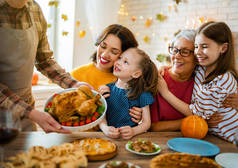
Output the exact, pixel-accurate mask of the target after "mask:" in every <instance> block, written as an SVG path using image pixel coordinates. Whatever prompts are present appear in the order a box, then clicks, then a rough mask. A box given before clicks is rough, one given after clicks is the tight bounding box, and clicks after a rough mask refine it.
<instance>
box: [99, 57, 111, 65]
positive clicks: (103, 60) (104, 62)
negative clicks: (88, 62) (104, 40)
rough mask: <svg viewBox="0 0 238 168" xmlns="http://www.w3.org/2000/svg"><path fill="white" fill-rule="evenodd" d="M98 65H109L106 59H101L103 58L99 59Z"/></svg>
mask: <svg viewBox="0 0 238 168" xmlns="http://www.w3.org/2000/svg"><path fill="white" fill-rule="evenodd" d="M100 63H101V64H103V65H105V64H108V63H110V61H109V60H107V59H105V58H103V57H100Z"/></svg>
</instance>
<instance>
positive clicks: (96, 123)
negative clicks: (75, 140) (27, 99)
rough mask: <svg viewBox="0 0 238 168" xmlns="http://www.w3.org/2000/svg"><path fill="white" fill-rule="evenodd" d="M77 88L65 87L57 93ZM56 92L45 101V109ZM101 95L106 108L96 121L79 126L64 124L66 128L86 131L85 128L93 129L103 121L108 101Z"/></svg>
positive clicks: (94, 92)
mask: <svg viewBox="0 0 238 168" xmlns="http://www.w3.org/2000/svg"><path fill="white" fill-rule="evenodd" d="M76 89H77V88H68V89H65V90H63V91H60V92H57V93H55V94H61V93H65V92H69V91H72V90H76ZM92 92H93V94H94V95H96V94H99V93H98V92H96V91H95V90H92ZM55 94H53V95H52V96H50V97H49V98H48V100H47V101H46V103H45V106H44V109H45V108H46V106H47V104H48V103H49V102H50V101H52V99H53V97H54V95H55ZM100 96H101V98H100V101H101V102H102V103H103V105H104V107H105V109H104V112H103V113H102V115H101V116H100V117H99V118H98V119H97V120H95V121H93V122H91V123H89V124H85V125H82V126H77V127H69V126H62V127H63V128H64V129H66V130H70V131H72V132H78V131H85V130H88V129H91V128H93V127H95V126H96V125H98V124H99V123H100V122H101V121H102V119H103V117H104V116H105V114H106V111H107V102H106V100H105V98H104V97H103V96H102V95H100Z"/></svg>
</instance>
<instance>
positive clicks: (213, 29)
mask: <svg viewBox="0 0 238 168" xmlns="http://www.w3.org/2000/svg"><path fill="white" fill-rule="evenodd" d="M197 34H203V35H204V36H206V37H207V38H209V39H211V40H213V41H215V42H216V43H217V44H219V45H221V44H224V43H228V48H227V50H226V51H225V52H224V53H221V54H220V56H219V58H218V60H217V66H216V68H215V69H214V70H213V71H212V72H211V73H210V74H209V75H208V76H207V77H206V78H205V81H204V82H203V83H204V84H206V83H209V82H210V81H212V80H213V79H214V78H215V77H217V76H218V75H222V74H224V73H226V72H231V73H232V74H233V76H234V77H235V79H236V80H237V81H238V74H237V72H236V70H235V56H234V44H233V39H232V33H231V30H230V28H229V27H228V25H227V24H226V23H224V22H208V23H205V24H203V25H202V26H201V27H200V28H199V29H198V31H197Z"/></svg>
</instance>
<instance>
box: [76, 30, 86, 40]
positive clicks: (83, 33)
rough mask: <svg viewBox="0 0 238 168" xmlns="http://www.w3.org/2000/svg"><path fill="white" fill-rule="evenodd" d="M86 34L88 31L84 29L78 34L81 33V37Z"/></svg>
mask: <svg viewBox="0 0 238 168" xmlns="http://www.w3.org/2000/svg"><path fill="white" fill-rule="evenodd" d="M85 34H86V31H85V30H82V31H80V32H79V34H78V35H79V37H80V38H83V37H84V36H85Z"/></svg>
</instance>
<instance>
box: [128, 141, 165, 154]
mask: <svg viewBox="0 0 238 168" xmlns="http://www.w3.org/2000/svg"><path fill="white" fill-rule="evenodd" d="M152 144H153V145H155V148H156V149H158V148H159V149H158V150H156V151H155V152H151V153H145V152H136V151H134V150H132V149H130V145H131V144H130V143H129V142H128V143H127V144H126V150H128V151H129V152H132V153H135V154H137V155H146V156H149V155H156V154H158V153H160V151H161V147H160V146H159V145H157V144H155V143H152Z"/></svg>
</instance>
